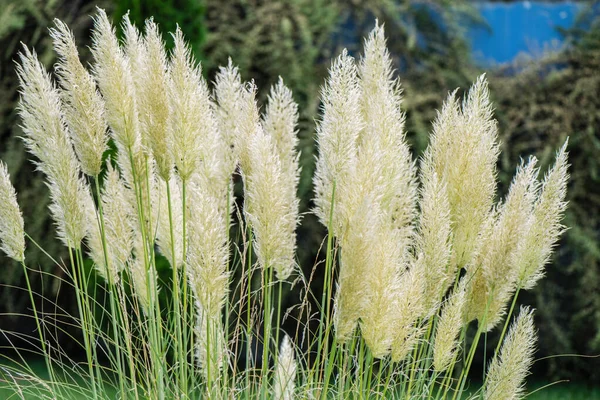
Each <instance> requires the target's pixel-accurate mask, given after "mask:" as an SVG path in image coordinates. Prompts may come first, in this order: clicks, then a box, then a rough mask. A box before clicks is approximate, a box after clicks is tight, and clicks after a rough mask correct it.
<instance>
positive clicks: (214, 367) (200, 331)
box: [194, 301, 227, 383]
mask: <svg viewBox="0 0 600 400" xmlns="http://www.w3.org/2000/svg"><path fill="white" fill-rule="evenodd" d="M195 310H196V324H195V326H194V334H195V337H196V338H195V344H194V348H195V358H196V365H197V366H198V367H199V368H200V370H201V371H202V374H203V375H204V376H205V377H206V378H208V379H210V381H211V382H213V383H214V382H216V381H217V380H219V379H220V377H221V369H222V368H223V366H224V365H226V363H227V343H226V340H225V332H224V330H223V322H222V321H221V316H220V315H218V316H209V315H207V313H206V310H204V308H203V306H202V304H200V303H199V302H198V301H196V302H195Z"/></svg>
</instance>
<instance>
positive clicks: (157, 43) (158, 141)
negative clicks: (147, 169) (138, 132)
mask: <svg viewBox="0 0 600 400" xmlns="http://www.w3.org/2000/svg"><path fill="white" fill-rule="evenodd" d="M142 46H143V47H142V48H143V57H142V59H143V61H144V66H143V69H141V70H140V71H143V72H144V74H143V76H142V77H141V79H140V82H139V83H138V85H137V87H138V89H137V92H138V103H139V105H138V109H139V115H140V123H141V129H142V138H143V141H144V143H147V144H148V146H149V147H150V149H151V150H152V156H153V157H154V160H155V161H156V171H157V173H158V176H159V177H161V178H162V180H164V181H168V180H169V178H170V176H171V172H172V169H173V154H172V152H171V143H172V140H173V139H172V137H171V136H169V134H168V133H169V131H168V129H167V127H168V125H167V124H168V121H169V112H170V107H169V97H168V76H167V56H166V53H165V47H164V43H163V41H162V38H161V34H160V32H159V30H158V26H157V25H156V23H155V22H154V21H153V20H152V19H150V20H147V21H146V35H145V37H144V41H143V43H142Z"/></svg>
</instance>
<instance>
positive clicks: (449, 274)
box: [415, 153, 457, 315]
mask: <svg viewBox="0 0 600 400" xmlns="http://www.w3.org/2000/svg"><path fill="white" fill-rule="evenodd" d="M420 175H421V185H422V187H421V198H420V200H421V201H420V206H421V207H420V208H421V212H420V215H419V225H418V231H417V235H416V238H415V241H416V243H415V248H416V256H417V263H416V266H415V267H416V268H420V269H421V270H422V271H423V272H422V273H423V275H424V279H425V292H424V295H423V298H424V301H425V308H426V309H427V310H428V314H430V315H433V314H434V313H435V312H436V311H437V309H438V306H439V304H440V302H441V301H442V298H443V296H444V294H445V293H446V291H447V290H448V288H449V287H450V285H452V284H453V283H454V280H455V278H456V274H457V268H456V266H455V265H450V255H451V252H452V230H451V220H450V203H449V200H448V193H447V189H446V185H445V183H444V182H443V181H442V180H441V179H440V177H439V176H438V175H437V173H436V172H435V168H434V165H433V160H432V159H431V153H427V154H426V155H425V157H424V158H423V159H422V161H421V173H420Z"/></svg>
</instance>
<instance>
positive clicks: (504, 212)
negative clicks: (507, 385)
mask: <svg viewBox="0 0 600 400" xmlns="http://www.w3.org/2000/svg"><path fill="white" fill-rule="evenodd" d="M536 163H537V160H536V159H535V157H532V158H530V160H529V162H528V163H527V164H523V165H521V166H520V167H519V168H518V169H517V173H516V175H515V177H514V179H513V182H512V183H511V186H510V189H509V192H508V195H507V197H506V199H505V201H504V203H502V204H499V205H498V207H497V209H498V213H497V219H496V222H495V223H494V227H493V232H490V234H489V235H487V236H486V242H485V244H484V245H483V247H482V249H481V250H480V251H479V252H478V254H477V255H476V257H475V260H476V261H475V263H474V265H473V267H474V268H481V272H482V275H483V276H482V277H483V280H484V281H485V284H486V288H487V296H488V297H487V300H486V302H485V304H487V315H486V317H485V321H486V330H491V329H492V328H493V327H494V326H496V325H497V324H498V323H499V322H500V321H501V320H502V318H503V317H504V313H505V308H506V305H507V303H508V302H509V301H510V298H511V296H512V294H513V293H514V290H515V282H516V280H517V274H518V271H517V266H518V263H519V261H520V260H519V254H518V249H519V246H520V243H521V242H522V241H523V239H524V238H525V235H526V234H527V229H528V226H529V224H528V220H529V218H530V216H531V213H532V210H533V205H534V201H535V198H536V195H537V192H538V186H539V185H538V182H537V179H536V177H537V175H538V169H537V168H536ZM490 296H491V297H490ZM479 320H480V321H482V316H481V315H480V316H479Z"/></svg>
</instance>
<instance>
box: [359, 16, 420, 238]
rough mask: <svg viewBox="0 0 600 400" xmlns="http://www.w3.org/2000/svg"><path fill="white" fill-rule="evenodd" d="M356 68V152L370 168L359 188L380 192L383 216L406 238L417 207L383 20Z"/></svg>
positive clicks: (412, 167) (367, 41)
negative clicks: (359, 125) (360, 125)
mask: <svg viewBox="0 0 600 400" xmlns="http://www.w3.org/2000/svg"><path fill="white" fill-rule="evenodd" d="M358 72H359V76H360V79H361V81H360V86H361V89H362V96H361V98H360V106H361V109H362V116H363V120H364V126H363V130H362V131H361V133H360V136H359V140H358V146H359V157H360V154H366V157H367V160H364V161H363V160H359V164H362V165H361V167H363V168H366V169H367V170H368V171H369V172H370V176H369V178H368V180H364V181H363V182H361V185H363V186H366V187H365V188H364V189H363V190H365V191H367V192H373V191H376V192H377V193H378V194H379V195H380V196H381V199H380V203H381V208H382V211H383V212H384V213H385V214H386V217H385V218H386V219H387V220H388V221H389V223H390V224H391V226H392V227H393V228H395V229H398V230H401V231H402V236H404V237H405V238H408V237H409V236H410V235H411V234H412V222H413V219H414V216H415V212H416V197H417V196H416V193H417V189H416V180H415V166H414V163H413V161H412V157H411V154H410V150H409V147H408V145H407V143H406V140H405V134H404V119H405V117H404V113H403V112H402V110H401V109H400V105H401V102H402V98H401V90H400V82H399V80H397V79H393V78H392V75H393V68H392V60H391V58H390V55H389V53H388V50H387V48H386V41H385V35H384V30H383V26H382V25H377V24H376V26H375V28H374V29H373V30H372V31H371V33H370V34H369V37H368V39H367V40H366V42H365V55H364V57H363V58H362V59H361V62H360V64H359V69H358ZM369 185H372V187H371V188H369Z"/></svg>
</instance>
